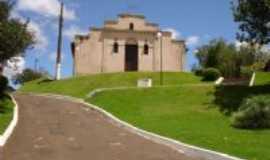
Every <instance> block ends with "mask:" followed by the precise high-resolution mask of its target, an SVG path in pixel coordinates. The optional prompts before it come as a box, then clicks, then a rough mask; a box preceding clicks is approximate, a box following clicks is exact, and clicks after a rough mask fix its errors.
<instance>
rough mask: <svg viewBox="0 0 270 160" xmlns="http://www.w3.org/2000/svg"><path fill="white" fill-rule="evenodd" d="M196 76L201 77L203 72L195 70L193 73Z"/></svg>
mask: <svg viewBox="0 0 270 160" xmlns="http://www.w3.org/2000/svg"><path fill="white" fill-rule="evenodd" d="M194 73H195V75H196V76H203V70H202V69H197V70H195V71H194Z"/></svg>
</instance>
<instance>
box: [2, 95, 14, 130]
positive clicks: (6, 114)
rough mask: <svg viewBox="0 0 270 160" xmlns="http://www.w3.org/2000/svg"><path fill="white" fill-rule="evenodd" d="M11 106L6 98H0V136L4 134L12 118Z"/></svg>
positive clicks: (10, 102)
mask: <svg viewBox="0 0 270 160" xmlns="http://www.w3.org/2000/svg"><path fill="white" fill-rule="evenodd" d="M13 106H14V105H13V103H12V101H11V99H10V98H9V97H8V96H3V97H2V98H0V135H1V134H3V133H4V131H5V129H6V128H7V126H8V125H9V123H10V121H11V119H12V117H13Z"/></svg>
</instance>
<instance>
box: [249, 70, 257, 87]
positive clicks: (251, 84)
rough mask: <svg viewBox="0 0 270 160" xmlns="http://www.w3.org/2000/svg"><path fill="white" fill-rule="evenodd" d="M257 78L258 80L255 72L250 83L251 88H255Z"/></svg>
mask: <svg viewBox="0 0 270 160" xmlns="http://www.w3.org/2000/svg"><path fill="white" fill-rule="evenodd" d="M255 78H256V73H255V72H253V74H252V77H251V79H250V82H249V87H252V86H254V83H255Z"/></svg>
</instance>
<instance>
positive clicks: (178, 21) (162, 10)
mask: <svg viewBox="0 0 270 160" xmlns="http://www.w3.org/2000/svg"><path fill="white" fill-rule="evenodd" d="M63 2H64V4H65V9H64V19H65V21H64V29H63V50H62V51H63V56H62V76H63V77H70V76H72V64H73V61H72V57H71V49H70V43H71V41H72V39H73V37H74V35H75V34H86V33H88V32H90V31H89V27H90V26H92V27H93V26H95V27H102V25H103V22H104V21H105V20H110V19H112V20H113V19H116V18H117V15H118V14H120V13H123V12H125V13H126V12H130V13H136V14H143V15H145V17H146V19H147V20H148V21H150V22H153V23H158V24H159V25H160V28H161V29H162V30H168V31H172V32H173V36H174V38H176V39H184V40H186V44H187V47H188V49H189V51H188V53H187V54H188V56H187V58H188V59H187V64H186V70H190V68H191V67H192V65H193V64H195V63H197V62H196V58H195V57H194V52H196V50H197V48H198V47H200V46H202V45H203V44H206V43H207V42H209V41H210V40H212V39H215V38H221V37H223V38H224V39H225V40H227V41H228V42H232V43H234V42H236V40H235V37H236V36H235V35H236V32H237V24H236V23H235V22H234V21H233V15H232V11H231V3H230V2H231V1H230V0H203V1H202V0H167V1H164V0H63ZM59 8H60V3H59V1H58V0H17V3H16V5H15V6H14V9H13V11H12V14H11V16H12V17H15V18H19V19H20V20H21V21H26V19H27V18H29V19H30V23H29V26H28V29H29V31H31V32H32V33H34V35H35V37H36V38H35V40H36V41H37V43H36V44H35V45H34V47H33V48H31V49H28V50H27V51H26V56H25V57H24V58H23V59H22V58H21V60H22V61H23V62H21V63H20V64H21V68H22V69H23V68H35V59H38V68H42V69H43V70H46V71H48V72H49V73H50V74H51V75H54V71H55V57H56V54H55V53H56V47H57V43H56V42H57V36H58V14H59Z"/></svg>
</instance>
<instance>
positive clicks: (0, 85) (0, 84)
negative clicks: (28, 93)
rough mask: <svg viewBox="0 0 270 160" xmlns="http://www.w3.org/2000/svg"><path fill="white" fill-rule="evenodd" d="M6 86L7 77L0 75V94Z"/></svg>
mask: <svg viewBox="0 0 270 160" xmlns="http://www.w3.org/2000/svg"><path fill="white" fill-rule="evenodd" d="M7 86H8V79H7V78H6V77H5V76H2V75H0V94H3V92H4V91H5V90H6V89H7Z"/></svg>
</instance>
